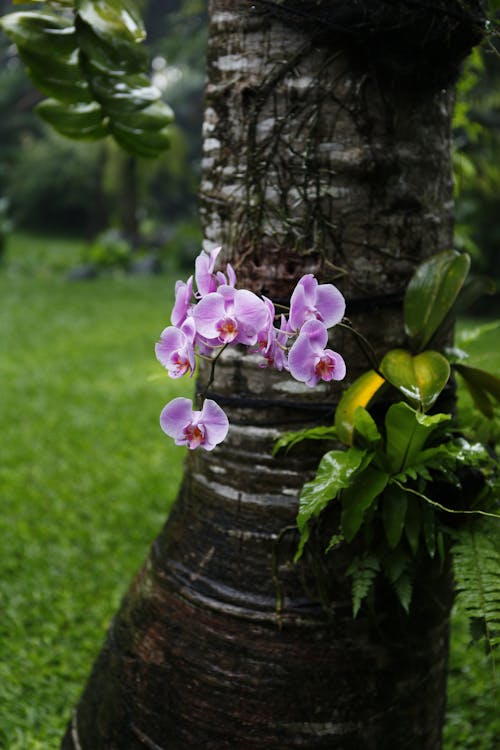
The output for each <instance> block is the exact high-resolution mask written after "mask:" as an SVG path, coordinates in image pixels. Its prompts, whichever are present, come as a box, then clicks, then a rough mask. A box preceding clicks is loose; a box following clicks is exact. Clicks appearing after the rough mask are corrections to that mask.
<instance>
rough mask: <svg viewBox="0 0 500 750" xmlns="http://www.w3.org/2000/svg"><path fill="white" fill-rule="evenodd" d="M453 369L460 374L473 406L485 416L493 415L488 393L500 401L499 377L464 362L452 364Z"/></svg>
mask: <svg viewBox="0 0 500 750" xmlns="http://www.w3.org/2000/svg"><path fill="white" fill-rule="evenodd" d="M454 369H455V370H456V371H457V372H458V373H459V374H460V375H461V376H462V378H463V379H464V382H465V385H466V386H467V388H468V390H469V392H470V394H471V396H472V400H473V401H474V404H475V406H476V407H477V408H478V409H479V411H481V412H482V413H483V414H484V415H485V416H486V417H489V418H490V419H491V417H493V406H492V404H491V401H490V399H489V397H488V396H489V395H490V396H493V398H494V399H495V400H496V401H500V378H498V377H497V376H496V375H493V374H492V373H491V372H487V371H486V370H481V369H479V368H477V367H469V366H468V365H464V364H456V365H454Z"/></svg>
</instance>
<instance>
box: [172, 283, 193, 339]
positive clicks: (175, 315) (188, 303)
mask: <svg viewBox="0 0 500 750" xmlns="http://www.w3.org/2000/svg"><path fill="white" fill-rule="evenodd" d="M192 296H193V277H192V276H190V277H189V279H188V280H187V282H184V281H176V282H175V303H174V307H173V309H172V315H171V316H170V322H171V323H172V325H173V326H177V327H179V326H181V325H182V324H183V323H184V321H185V320H186V318H187V317H189V315H190V314H192V308H193V303H192V299H191V298H192Z"/></svg>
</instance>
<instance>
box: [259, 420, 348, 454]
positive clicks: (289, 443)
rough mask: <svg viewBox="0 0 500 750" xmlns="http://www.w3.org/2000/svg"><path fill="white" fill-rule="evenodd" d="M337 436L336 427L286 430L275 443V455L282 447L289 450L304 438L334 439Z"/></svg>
mask: <svg viewBox="0 0 500 750" xmlns="http://www.w3.org/2000/svg"><path fill="white" fill-rule="evenodd" d="M336 436H337V433H336V431H335V427H307V428H306V429H304V430H297V431H296V432H285V433H284V434H283V435H282V436H281V437H280V438H279V440H277V441H276V443H275V444H274V448H273V456H275V455H276V454H277V453H278V451H280V450H281V449H282V448H286V449H287V451H289V450H290V449H291V448H293V447H294V446H295V445H297V444H298V443H301V442H302V441H303V440H333V439H334V438H335V437H336Z"/></svg>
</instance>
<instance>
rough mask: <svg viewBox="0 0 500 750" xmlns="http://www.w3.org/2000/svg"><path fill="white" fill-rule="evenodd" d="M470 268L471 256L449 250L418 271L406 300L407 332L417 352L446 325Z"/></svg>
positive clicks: (430, 260) (407, 291)
mask: <svg viewBox="0 0 500 750" xmlns="http://www.w3.org/2000/svg"><path fill="white" fill-rule="evenodd" d="M469 267H470V258H469V256H468V255H466V254H463V253H458V252H456V251H455V250H445V251H444V252H442V253H438V254H437V255H433V256H432V257H431V258H429V259H428V260H427V261H425V262H424V263H422V264H421V265H420V266H419V267H418V268H417V271H416V272H415V274H414V276H413V278H412V279H411V281H410V283H409V284H408V287H407V290H406V294H405V299H404V318H405V328H406V332H407V334H408V336H409V338H410V340H411V342H412V344H413V346H415V347H416V348H417V349H423V348H424V347H425V346H426V344H427V343H428V341H429V340H430V338H431V337H432V336H433V334H434V333H435V332H436V330H437V329H438V327H439V325H440V324H441V323H442V322H443V320H444V318H445V317H446V315H447V313H448V312H449V310H450V309H451V307H452V305H453V304H454V302H455V299H456V297H457V295H458V293H459V291H460V289H461V288H462V286H463V283H464V281H465V279H466V277H467V273H468V271H469Z"/></svg>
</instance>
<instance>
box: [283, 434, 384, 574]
mask: <svg viewBox="0 0 500 750" xmlns="http://www.w3.org/2000/svg"><path fill="white" fill-rule="evenodd" d="M366 458H368V460H370V456H369V455H368V456H367V454H366V451H361V450H358V449H357V448H350V449H349V450H348V451H329V452H328V453H325V455H324V456H323V458H322V459H321V462H320V464H319V467H318V471H317V473H316V476H315V478H314V479H313V480H312V481H311V482H307V483H306V484H305V485H304V487H303V488H302V492H301V494H300V503H299V513H298V516H297V526H298V527H299V531H300V533H301V539H300V543H299V548H298V550H297V554H296V556H295V559H296V560H298V559H299V558H300V557H301V555H302V552H303V550H304V545H305V544H306V542H307V540H308V539H309V526H308V524H309V521H310V520H311V519H312V518H317V516H319V514H320V513H321V511H323V510H324V509H325V508H326V506H327V505H328V503H329V502H330V501H331V500H333V499H334V498H335V497H336V496H337V495H338V493H339V492H340V490H341V489H343V488H344V487H347V486H348V485H349V484H350V482H351V478H352V476H353V474H355V473H356V471H358V469H359V468H360V467H361V466H362V465H363V463H364V462H365V459H366Z"/></svg>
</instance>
